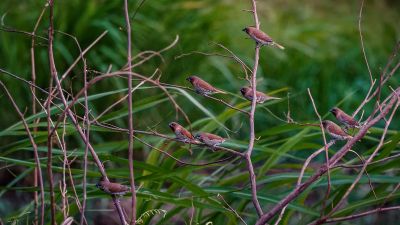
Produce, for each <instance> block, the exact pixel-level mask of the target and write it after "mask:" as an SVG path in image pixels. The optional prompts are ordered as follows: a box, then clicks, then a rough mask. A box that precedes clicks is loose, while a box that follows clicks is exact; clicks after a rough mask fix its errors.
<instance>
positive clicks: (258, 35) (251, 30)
mask: <svg viewBox="0 0 400 225" xmlns="http://www.w3.org/2000/svg"><path fill="white" fill-rule="evenodd" d="M243 31H244V32H246V33H247V34H248V35H249V36H250V37H251V38H252V39H253V40H255V41H256V43H257V46H263V45H271V46H273V47H278V48H280V49H282V50H283V49H285V47H283V46H282V45H280V44H278V43H276V42H274V40H272V38H271V37H270V36H268V34H266V33H264V32H263V31H261V30H259V29H257V28H255V27H252V26H249V27H246V28H244V29H243Z"/></svg>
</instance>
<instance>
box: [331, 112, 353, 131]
mask: <svg viewBox="0 0 400 225" xmlns="http://www.w3.org/2000/svg"><path fill="white" fill-rule="evenodd" d="M330 112H331V113H332V114H333V115H334V116H335V117H336V119H337V120H338V121H339V122H341V123H342V124H343V125H345V126H346V128H359V127H360V123H358V121H357V120H355V119H354V118H353V117H351V116H349V115H347V114H346V113H345V112H343V110H341V109H339V108H337V107H335V108H332V109H331V110H330Z"/></svg>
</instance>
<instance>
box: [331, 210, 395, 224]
mask: <svg viewBox="0 0 400 225" xmlns="http://www.w3.org/2000/svg"><path fill="white" fill-rule="evenodd" d="M391 210H400V206H393V207H387V208H377V209H372V210H369V211H366V212H363V213H358V214H354V215H350V216H344V217H336V218H331V219H328V220H326V221H325V223H334V222H339V221H347V220H354V219H357V218H360V217H363V216H368V215H371V214H374V213H380V212H386V211H391Z"/></svg>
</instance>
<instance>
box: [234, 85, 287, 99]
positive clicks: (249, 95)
mask: <svg viewBox="0 0 400 225" xmlns="http://www.w3.org/2000/svg"><path fill="white" fill-rule="evenodd" d="M240 92H241V93H242V95H243V97H245V98H246V99H247V100H249V101H253V89H252V88H250V87H243V88H242V89H240ZM256 96H257V98H256V102H257V103H264V102H265V101H268V100H272V99H280V98H277V97H272V96H268V95H266V94H264V93H262V92H259V91H256Z"/></svg>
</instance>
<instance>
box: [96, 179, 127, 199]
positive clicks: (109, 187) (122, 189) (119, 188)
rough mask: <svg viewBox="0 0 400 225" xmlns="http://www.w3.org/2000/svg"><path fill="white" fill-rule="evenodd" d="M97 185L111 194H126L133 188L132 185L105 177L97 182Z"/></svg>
mask: <svg viewBox="0 0 400 225" xmlns="http://www.w3.org/2000/svg"><path fill="white" fill-rule="evenodd" d="M96 187H97V188H99V189H100V190H102V191H104V192H105V193H107V194H110V195H124V194H126V193H127V192H129V191H130V190H131V187H128V186H126V185H122V184H119V183H112V182H110V181H106V180H105V179H104V177H101V178H100V181H99V182H98V183H97V184H96Z"/></svg>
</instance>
